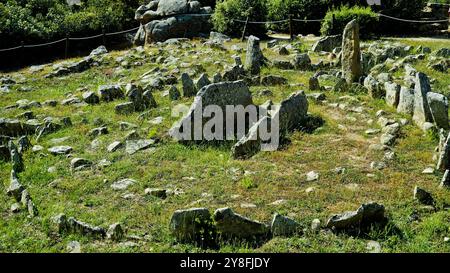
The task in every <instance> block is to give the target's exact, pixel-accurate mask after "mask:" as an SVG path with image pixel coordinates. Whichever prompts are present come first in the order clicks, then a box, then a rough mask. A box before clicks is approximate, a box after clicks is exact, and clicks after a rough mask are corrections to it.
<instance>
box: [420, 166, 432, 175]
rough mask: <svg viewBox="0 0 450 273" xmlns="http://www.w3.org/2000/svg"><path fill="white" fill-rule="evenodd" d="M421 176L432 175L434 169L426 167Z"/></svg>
mask: <svg viewBox="0 0 450 273" xmlns="http://www.w3.org/2000/svg"><path fill="white" fill-rule="evenodd" d="M422 173H423V174H434V168H432V167H428V168H426V169H425V170H423V172H422Z"/></svg>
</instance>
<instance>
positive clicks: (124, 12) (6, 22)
mask: <svg viewBox="0 0 450 273" xmlns="http://www.w3.org/2000/svg"><path fill="white" fill-rule="evenodd" d="M144 2H146V0H85V1H82V5H81V6H79V7H78V6H73V7H69V5H67V3H66V0H3V1H2V3H0V48H5V47H11V46H16V45H18V44H20V42H21V41H23V42H24V43H25V44H32V43H43V42H48V41H52V40H56V39H60V38H64V37H66V35H67V34H68V35H71V36H76V37H79V36H88V35H93V34H98V33H101V32H102V30H103V29H105V30H106V31H111V32H112V31H119V30H123V29H125V28H131V27H134V26H136V25H137V22H136V21H135V20H134V11H135V10H136V8H137V7H138V6H139V5H141V4H143V3H144Z"/></svg>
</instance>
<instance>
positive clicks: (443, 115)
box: [427, 92, 449, 130]
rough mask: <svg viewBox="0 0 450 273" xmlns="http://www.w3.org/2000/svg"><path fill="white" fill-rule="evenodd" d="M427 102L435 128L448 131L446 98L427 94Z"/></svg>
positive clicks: (440, 95)
mask: <svg viewBox="0 0 450 273" xmlns="http://www.w3.org/2000/svg"><path fill="white" fill-rule="evenodd" d="M427 101H428V105H429V107H430V112H431V116H432V117H433V120H434V123H435V124H436V126H437V127H438V128H442V129H444V130H448V129H449V123H448V99H447V97H446V96H444V95H442V94H439V93H434V92H428V93H427Z"/></svg>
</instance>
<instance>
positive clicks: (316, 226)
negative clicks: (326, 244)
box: [311, 219, 322, 232]
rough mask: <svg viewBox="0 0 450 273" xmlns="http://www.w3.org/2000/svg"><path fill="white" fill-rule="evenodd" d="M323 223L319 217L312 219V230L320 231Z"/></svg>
mask: <svg viewBox="0 0 450 273" xmlns="http://www.w3.org/2000/svg"><path fill="white" fill-rule="evenodd" d="M321 224H322V223H321V222H320V220H319V219H314V220H312V222H311V231H313V232H317V231H319V230H320V226H321Z"/></svg>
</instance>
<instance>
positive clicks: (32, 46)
mask: <svg viewBox="0 0 450 273" xmlns="http://www.w3.org/2000/svg"><path fill="white" fill-rule="evenodd" d="M139 28H140V27H135V28H132V29H128V30H124V31H119V32H112V33H102V34H98V35H93V36H87V37H67V38H64V39H61V40H57V41H53V42H48V43H44V44H36V45H20V46H16V47H11V48H4V49H0V52H5V51H12V50H17V49H21V48H36V47H44V46H49V45H54V44H58V43H62V42H68V41H84V40H91V39H97V38H100V37H105V36H108V37H109V36H114V35H120V34H125V33H129V32H134V31H137V30H138V29H139Z"/></svg>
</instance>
